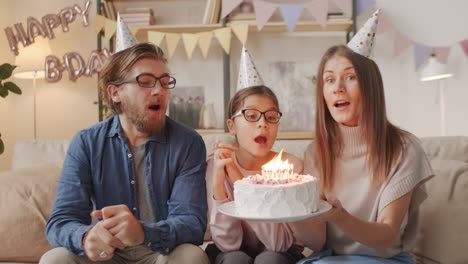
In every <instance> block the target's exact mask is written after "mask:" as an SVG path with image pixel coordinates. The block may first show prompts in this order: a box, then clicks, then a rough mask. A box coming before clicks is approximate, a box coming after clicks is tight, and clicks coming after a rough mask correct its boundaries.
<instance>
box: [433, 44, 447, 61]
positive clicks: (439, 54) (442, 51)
mask: <svg viewBox="0 0 468 264" xmlns="http://www.w3.org/2000/svg"><path fill="white" fill-rule="evenodd" d="M434 53H435V56H436V58H437V60H438V61H440V62H441V63H443V64H447V60H448V55H449V53H450V47H435V48H434Z"/></svg>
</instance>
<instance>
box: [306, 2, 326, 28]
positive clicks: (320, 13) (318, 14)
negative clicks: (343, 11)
mask: <svg viewBox="0 0 468 264" xmlns="http://www.w3.org/2000/svg"><path fill="white" fill-rule="evenodd" d="M304 8H305V9H307V10H308V11H309V12H310V14H312V16H313V17H314V18H315V19H316V20H317V21H318V22H319V23H320V26H322V28H325V27H326V26H327V15H328V0H313V1H310V2H308V3H304Z"/></svg>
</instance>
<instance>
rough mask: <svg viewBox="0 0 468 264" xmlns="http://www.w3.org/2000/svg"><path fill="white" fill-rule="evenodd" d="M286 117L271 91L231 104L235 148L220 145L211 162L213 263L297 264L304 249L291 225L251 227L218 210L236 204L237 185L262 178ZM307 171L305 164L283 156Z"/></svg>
mask: <svg viewBox="0 0 468 264" xmlns="http://www.w3.org/2000/svg"><path fill="white" fill-rule="evenodd" d="M280 118H281V112H280V111H279V106H278V99H277V98H276V95H275V94H274V93H273V92H272V91H271V90H270V89H269V88H268V87H266V86H263V85H260V86H253V87H248V88H244V89H241V90H239V91H238V92H237V93H236V94H235V95H234V97H233V98H232V99H231V101H230V102H229V106H228V119H227V127H228V129H229V133H230V134H232V135H234V136H235V138H236V141H237V142H236V145H237V147H236V146H234V145H231V144H228V143H220V144H217V146H215V149H216V150H215V152H214V156H213V157H212V158H211V159H209V160H208V167H207V177H206V180H207V194H208V197H207V198H208V210H209V218H210V219H209V221H210V228H211V233H212V237H213V241H214V245H210V246H208V248H207V253H208V255H209V256H210V259H212V260H213V261H214V263H236V264H238V263H295V262H296V261H297V260H299V259H300V258H301V256H302V253H301V252H302V249H303V248H302V247H301V246H298V245H294V241H295V240H294V236H293V231H292V230H291V228H290V226H289V225H288V224H286V223H263V222H248V221H243V220H239V219H234V218H232V217H229V216H226V215H223V214H222V213H220V212H219V211H218V207H219V206H220V205H222V204H223V203H226V202H230V201H233V199H234V197H233V186H234V182H235V181H237V180H239V179H242V178H243V177H245V176H248V175H252V174H260V173H261V167H262V165H263V164H265V163H267V162H268V161H270V160H271V159H273V157H274V156H275V155H276V154H277V153H276V152H274V151H272V150H271V148H272V146H273V143H274V142H275V139H276V135H277V132H278V122H279V121H280ZM283 158H284V159H288V160H289V162H290V163H292V164H293V165H294V170H295V171H296V172H302V169H303V165H302V161H301V160H299V159H298V158H296V157H295V156H293V155H291V154H288V153H284V154H283Z"/></svg>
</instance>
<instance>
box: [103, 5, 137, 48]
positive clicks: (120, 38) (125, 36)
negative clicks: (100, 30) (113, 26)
mask: <svg viewBox="0 0 468 264" xmlns="http://www.w3.org/2000/svg"><path fill="white" fill-rule="evenodd" d="M106 34H107V33H106ZM137 43H138V40H137V39H136V38H135V36H134V35H133V34H132V32H131V31H130V29H129V28H128V26H127V24H126V23H125V21H123V20H122V19H121V18H120V14H119V15H118V16H117V32H116V37H115V52H119V51H121V50H124V49H127V48H130V47H132V46H134V45H136V44H137Z"/></svg>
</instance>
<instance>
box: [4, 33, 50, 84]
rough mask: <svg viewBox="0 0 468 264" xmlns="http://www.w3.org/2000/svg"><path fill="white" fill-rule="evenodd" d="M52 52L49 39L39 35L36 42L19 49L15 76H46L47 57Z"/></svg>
mask: <svg viewBox="0 0 468 264" xmlns="http://www.w3.org/2000/svg"><path fill="white" fill-rule="evenodd" d="M51 54H52V51H51V50H50V46H49V41H48V39H46V38H41V37H37V38H36V39H35V40H34V43H32V44H31V45H29V46H26V47H24V48H22V49H20V50H19V54H18V56H16V59H15V65H16V66H17V68H16V70H15V73H14V75H13V76H14V77H15V78H20V79H33V78H38V79H41V78H44V77H45V58H46V57H47V56H48V55H51Z"/></svg>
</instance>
